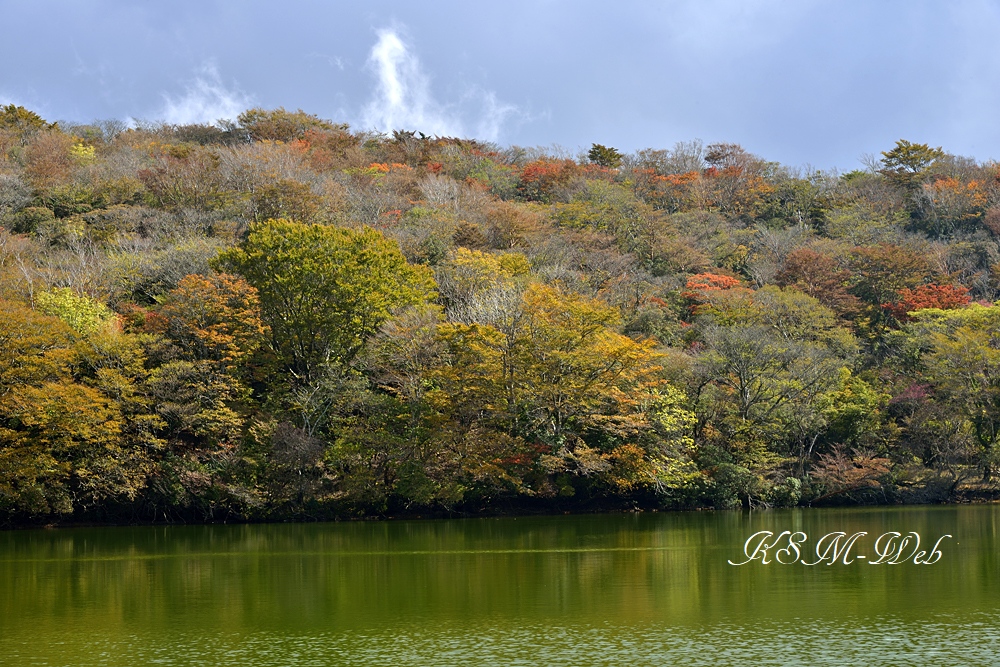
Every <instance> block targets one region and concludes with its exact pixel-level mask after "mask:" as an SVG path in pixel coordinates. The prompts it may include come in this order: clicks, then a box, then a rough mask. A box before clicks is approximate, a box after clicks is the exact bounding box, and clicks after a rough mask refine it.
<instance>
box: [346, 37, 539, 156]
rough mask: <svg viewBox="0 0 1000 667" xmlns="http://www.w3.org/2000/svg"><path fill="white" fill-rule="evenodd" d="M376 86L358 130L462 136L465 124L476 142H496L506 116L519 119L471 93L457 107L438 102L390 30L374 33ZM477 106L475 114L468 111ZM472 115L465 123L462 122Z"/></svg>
mask: <svg viewBox="0 0 1000 667" xmlns="http://www.w3.org/2000/svg"><path fill="white" fill-rule="evenodd" d="M368 64H369V66H370V67H371V68H372V69H373V70H374V71H375V74H376V76H377V83H376V87H375V94H374V96H373V97H372V100H371V101H370V102H369V103H368V104H367V105H366V106H365V108H364V110H363V111H362V122H361V124H362V126H364V127H369V128H374V129H376V130H378V131H380V132H391V131H392V130H414V131H418V132H423V133H425V134H430V135H438V136H450V137H464V136H468V134H467V125H470V126H472V127H473V129H474V131H475V138H477V139H486V140H488V141H495V140H496V139H497V138H498V137H499V135H500V131H501V129H502V127H503V125H504V123H505V122H506V121H507V119H508V118H509V117H512V116H522V117H523V114H521V113H520V111H519V110H518V108H517V107H516V106H514V105H512V104H506V103H502V102H498V101H497V98H496V94H495V93H493V92H491V91H483V90H480V89H478V88H470V89H469V91H468V92H467V93H466V94H465V95H463V97H462V99H461V100H460V101H459V103H458V104H457V105H445V104H441V103H439V102H437V101H436V100H435V99H434V97H433V96H432V94H431V91H430V81H429V79H428V78H427V75H426V74H424V72H423V69H422V68H421V66H420V60H419V59H418V58H417V56H416V55H415V54H413V53H412V52H411V51H410V49H409V47H408V46H407V45H406V43H405V42H404V41H403V40H402V38H401V37H400V36H399V34H398V32H397V31H396V30H393V29H384V30H379V31H378V41H377V42H376V43H375V46H374V47H372V50H371V55H370V56H369V58H368ZM475 106H478V107H479V109H478V111H470V110H469V107H475ZM469 116H472V117H473V118H472V120H471V122H470V123H468V124H467V123H465V122H463V117H469Z"/></svg>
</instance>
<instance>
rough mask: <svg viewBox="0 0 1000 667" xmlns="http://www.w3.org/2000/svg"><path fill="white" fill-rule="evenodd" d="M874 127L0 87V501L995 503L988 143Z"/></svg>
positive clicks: (79, 507)
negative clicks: (592, 124) (402, 122)
mask: <svg viewBox="0 0 1000 667" xmlns="http://www.w3.org/2000/svg"><path fill="white" fill-rule="evenodd" d="M914 139H916V138H914ZM884 148H885V151H884V152H882V153H881V154H880V155H877V156H874V155H873V156H866V157H865V158H864V159H863V160H862V161H861V162H859V164H861V165H862V166H863V168H862V169H858V170H855V171H850V172H847V173H836V172H832V171H810V170H806V169H797V168H790V167H786V166H783V165H781V164H778V163H776V162H770V161H767V160H766V159H765V158H763V157H759V156H757V155H754V154H751V153H750V152H748V151H746V150H745V149H743V148H742V147H741V146H739V145H738V144H730V143H716V144H709V145H703V144H702V143H701V142H699V141H689V142H682V143H678V144H676V145H675V146H673V147H672V148H664V149H652V148H650V149H645V150H640V151H637V152H636V153H633V154H625V153H623V152H620V151H619V150H616V149H615V148H612V147H608V146H603V145H599V144H594V145H593V146H592V147H591V148H590V150H589V151H587V152H582V153H581V154H579V155H573V154H570V153H569V152H567V151H565V150H562V149H559V148H555V147H553V148H523V147H517V146H509V147H505V146H500V145H496V144H492V143H488V142H481V141H475V140H468V139H456V138H448V137H437V136H434V137H430V136H426V135H423V134H421V133H419V132H410V131H397V132H394V133H393V134H392V135H391V136H389V135H385V134H377V133H373V132H358V131H353V130H352V129H351V128H350V127H348V126H347V125H345V124H338V123H336V122H332V121H329V120H324V119H322V118H320V117H318V116H315V115H312V114H308V113H306V112H303V111H295V112H291V111H286V110H285V109H281V108H279V109H272V110H267V109H261V108H256V109H250V110H247V111H245V112H244V113H242V114H241V115H240V116H239V117H238V119H237V120H235V121H219V122H218V123H216V124H213V125H187V126H172V125H167V124H151V123H125V122H121V121H115V120H111V121H101V122H95V123H93V124H90V125H74V124H69V123H51V122H48V121H47V120H45V119H43V118H41V117H40V116H39V115H38V114H36V113H34V112H32V111H30V110H28V109H25V108H23V107H19V106H15V105H12V104H11V105H7V106H2V107H0V311H2V312H0V525H6V526H12V525H19V524H38V523H64V522H71V521H87V522H98V523H100V522H107V523H128V522H150V521H164V522H171V521H283V520H320V519H334V518H344V519H346V518H375V517H395V516H442V515H471V514H479V513H515V512H556V511H558V512H564V511H592V510H598V509H605V510H606V509H634V508H639V509H693V508H717V509H732V508H740V507H743V508H765V507H783V506H795V505H823V504H858V503H862V504H876V503H929V502H974V501H985V500H991V499H994V498H995V497H998V496H1000V493H998V492H1000V485H998V483H997V479H996V477H997V474H998V468H1000V465H998V464H1000V445H998V440H1000V308H998V307H997V306H996V305H994V302H995V301H997V300H998V299H1000V165H998V164H996V163H993V162H986V163H981V162H978V161H976V160H975V159H973V158H968V157H961V156H956V155H951V154H949V153H948V152H946V151H945V150H944V149H943V148H941V147H933V146H930V145H928V144H920V143H913V142H910V141H907V140H903V139H901V140H899V141H897V142H896V144H895V145H894V146H885V147H884Z"/></svg>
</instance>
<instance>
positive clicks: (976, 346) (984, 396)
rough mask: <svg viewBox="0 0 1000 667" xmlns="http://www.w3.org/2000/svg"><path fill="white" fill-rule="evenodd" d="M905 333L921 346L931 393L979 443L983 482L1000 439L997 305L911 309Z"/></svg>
mask: <svg viewBox="0 0 1000 667" xmlns="http://www.w3.org/2000/svg"><path fill="white" fill-rule="evenodd" d="M912 316H913V318H914V322H913V323H911V324H910V325H908V326H907V329H906V331H907V333H908V335H909V337H910V340H911V341H912V343H913V344H914V345H915V347H916V348H917V349H918V350H920V353H921V361H922V363H923V366H924V368H925V372H926V374H925V377H926V379H927V380H928V381H929V382H930V383H931V387H932V388H933V390H934V394H935V396H937V397H938V399H939V400H942V401H944V402H946V403H947V404H948V405H949V406H951V407H952V409H953V410H954V411H955V412H956V413H957V414H959V415H961V416H962V417H964V419H965V420H966V421H967V423H968V424H969V425H970V426H971V430H972V432H973V434H974V436H975V440H976V442H977V443H978V445H979V461H978V463H979V465H980V467H981V469H982V473H983V481H984V482H989V481H990V480H991V479H992V477H993V472H994V470H995V468H996V464H997V453H998V452H997V443H998V441H1000V341H998V340H997V333H996V332H997V330H998V327H1000V308H998V307H996V306H991V307H984V306H980V305H978V304H973V305H970V306H968V307H966V308H963V309H960V310H939V309H927V310H920V311H917V312H915V313H913V315H912Z"/></svg>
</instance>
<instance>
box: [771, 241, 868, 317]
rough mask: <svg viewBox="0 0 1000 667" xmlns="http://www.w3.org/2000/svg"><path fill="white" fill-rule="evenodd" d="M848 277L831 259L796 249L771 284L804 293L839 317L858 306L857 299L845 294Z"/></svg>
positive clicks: (849, 274)
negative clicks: (774, 283)
mask: <svg viewBox="0 0 1000 667" xmlns="http://www.w3.org/2000/svg"><path fill="white" fill-rule="evenodd" d="M850 277H851V272H850V271H847V270H846V269H841V268H840V267H839V266H837V262H836V261H835V260H834V259H833V258H832V257H829V256H827V255H822V254H820V253H818V252H816V251H815V250H810V249H808V248H798V249H796V250H793V251H792V252H790V253H789V254H788V257H787V258H786V259H785V265H784V268H782V270H781V271H780V272H779V273H778V275H777V276H775V282H776V283H777V284H778V285H780V286H782V287H794V288H796V289H798V290H800V291H802V292H805V293H806V294H808V295H809V296H811V297H813V298H815V299H818V300H819V302H820V303H822V304H823V305H824V306H826V307H827V308H830V309H832V310H833V311H834V312H836V313H837V314H838V315H840V316H841V317H850V316H852V315H854V314H856V313H857V311H858V308H859V307H860V303H859V302H858V299H857V297H855V296H854V295H852V294H850V293H849V292H848V291H847V288H848V285H849V284H850Z"/></svg>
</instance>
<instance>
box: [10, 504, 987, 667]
mask: <svg viewBox="0 0 1000 667" xmlns="http://www.w3.org/2000/svg"><path fill="white" fill-rule="evenodd" d="M998 528H1000V506H990V505H983V506H928V507H893V508H851V509H794V510H776V511H767V512H755V513H752V514H751V513H740V512H691V513H642V514H614V515H582V516H555V517H518V518H488V519H455V520H441V521H390V522H368V523H322V524H277V525H239V526H221V525H216V526H169V527H137V528H75V529H60V530H31V531H8V532H3V533H0V665H18V666H20V665H26V666H29V665H30V666H41V665H46V666H48V665H65V666H74V667H75V666H89V665H121V666H126V665H127V666H130V667H131V666H136V665H167V666H174V665H177V666H180V665H184V666H188V665H212V666H229V665H234V666H235V665H240V666H249V667H257V666H264V665H366V666H367V665H393V666H400V665H504V666H507V665H545V666H557V665H629V666H633V667H634V666H638V665H712V666H718V665H755V666H758V665H862V664H863V665H905V664H935V665H996V664H1000V641H998V640H1000V539H998V534H1000V531H998ZM758 531H771V532H772V533H773V536H774V538H775V539H774V540H770V541H775V542H776V541H777V539H776V538H778V537H779V536H781V533H782V532H783V531H791V532H792V533H796V532H799V531H801V533H804V534H805V535H806V536H807V538H808V539H807V540H804V541H802V547H801V551H802V555H803V558H802V559H800V560H797V561H796V562H793V563H789V564H780V563H778V562H777V558H780V559H781V560H784V561H786V562H788V561H791V560H794V558H793V556H794V554H793V552H791V551H787V550H786V551H785V552H784V554H783V557H781V556H782V555H779V556H777V558H776V554H777V552H778V551H779V548H778V547H780V546H784V547H786V549H787V545H788V542H787V537H786V538H784V541H783V542H782V543H781V544H780V545H776V546H775V547H774V548H772V549H771V550H766V549H765V550H764V552H761V551H759V550H758V551H757V552H756V553H755V552H754V549H755V546H754V545H755V544H756V542H751V544H750V545H749V546H747V547H746V548H747V553H749V554H750V555H756V556H757V558H756V559H754V560H752V561H750V562H748V563H747V564H746V565H742V566H733V565H730V564H729V563H728V562H727V561H730V560H732V561H734V562H741V561H744V560H747V556H746V555H745V552H744V547H745V544H746V542H747V540H748V538H750V537H751V535H753V534H754V533H757V532H758ZM837 531H842V532H844V533H845V534H846V536H845V539H844V540H842V541H841V543H840V544H841V545H843V544H845V543H846V538H847V537H849V536H850V535H852V534H854V533H857V532H865V533H867V534H866V535H863V536H858V537H857V538H856V542H855V543H854V544H853V548H852V551H851V553H850V554H848V555H844V554H838V560H837V562H836V563H834V564H827V562H826V561H823V562H820V563H819V564H817V565H814V566H809V565H803V564H802V563H801V560H806V559H807V558H808V559H810V560H811V561H815V560H817V559H818V556H817V555H816V550H815V547H816V544H817V541H818V540H819V538H820V537H822V536H823V535H826V534H828V533H833V532H837ZM889 531H896V532H899V533H901V534H906V533H908V532H910V531H914V532H916V533H918V534H919V535H920V536H921V539H922V542H921V546H920V549H921V550H930V548H931V547H932V546H933V544H934V542H935V541H936V540H937V539H938V538H939V537H941V536H943V535H945V534H950V535H952V537H951V538H945V539H943V540H942V541H941V543H940V548H939V554H938V558H939V559H938V560H937V561H936V562H933V563H932V564H914V563H913V559H912V558H910V559H908V560H905V562H899V563H897V564H895V565H891V564H887V563H881V564H878V565H872V564H871V561H873V560H876V559H877V553H876V552H875V550H874V545H875V541H876V538H878V537H879V536H880V535H882V534H884V533H886V532H889ZM763 539H765V546H766V545H767V544H768V539H767V536H766V535H765V536H763ZM796 539H799V540H802V538H801V537H799V538H796ZM831 539H832V538H831ZM901 542H902V538H900V539H898V540H896V541H895V542H893V540H891V539H889V538H886V539H885V540H884V541H883V542H882V543H881V544H882V546H885V545H887V544H889V543H894V544H897V545H898V544H899V543H901ZM829 543H830V541H829V540H828V542H827V543H826V544H829ZM835 546H836V545H835ZM909 549H910V546H906V548H905V549H904V550H905V551H908V550H909ZM885 552H886V553H887V554H888V553H889V550H888V549H885ZM826 553H827V555H832V552H830V551H827V552H826ZM890 555H891V554H890ZM904 556H906V554H903V553H902V552H900V554H899V556H898V558H897V560H901V561H902V559H903V557H904ZM763 557H766V558H767V559H768V561H769V562H768V564H763V563H762V562H761V560H763ZM862 558H865V559H866V560H863V559H862ZM917 560H921V559H920V558H919V557H918V558H917ZM922 560H925V561H929V560H933V559H932V558H931V557H930V556H929V555H925V556H924V558H923V559H922ZM845 561H848V564H845Z"/></svg>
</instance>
